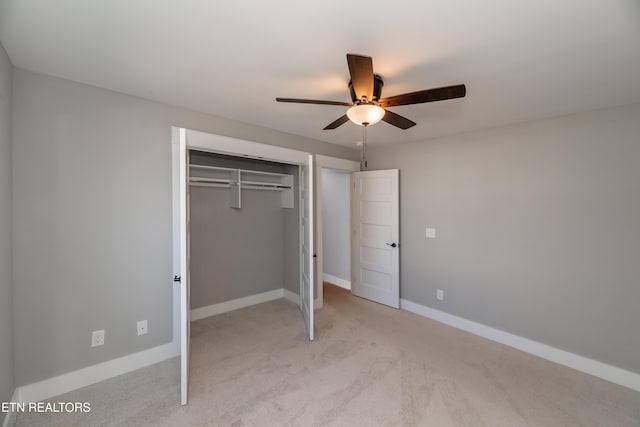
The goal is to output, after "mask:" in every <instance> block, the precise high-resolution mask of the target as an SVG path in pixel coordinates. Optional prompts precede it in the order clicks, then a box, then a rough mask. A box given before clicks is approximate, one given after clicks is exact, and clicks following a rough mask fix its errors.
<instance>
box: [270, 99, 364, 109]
mask: <svg viewBox="0 0 640 427" xmlns="http://www.w3.org/2000/svg"><path fill="white" fill-rule="evenodd" d="M276 101H278V102H295V103H297V104H320V105H342V106H344V107H351V106H352V105H353V103H352V102H340V101H321V100H317V99H298V98H276Z"/></svg>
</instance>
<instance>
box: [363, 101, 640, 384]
mask: <svg viewBox="0 0 640 427" xmlns="http://www.w3.org/2000/svg"><path fill="white" fill-rule="evenodd" d="M424 125H426V124H424ZM639 137H640V105H634V106H628V107H620V108H614V109H607V110H602V111H596V112H591V113H584V114H577V115H572V116H566V117H561V118H556V119H550V120H544V121H538V122H532V123H527V124H521V125H516V126H509V127H504V128H496V129H492V130H487V131H480V132H473V133H468V134H464V135H459V136H452V137H448V138H441V139H436V140H432V141H426V142H423V143H417V144H407V145H391V146H388V147H384V148H375V149H372V150H371V152H370V165H371V167H372V168H375V169H386V168H399V169H400V181H401V184H400V189H401V190H400V193H401V240H400V241H401V247H402V253H401V254H402V255H401V295H402V298H405V299H407V300H410V301H413V302H416V303H419V304H423V305H426V306H429V307H433V308H436V309H439V310H443V311H446V312H448V313H452V314H454V315H458V316H461V317H464V318H467V319H471V320H474V321H477V322H480V323H483V324H486V325H490V326H493V327H496V328H498V329H502V330H505V331H508V332H512V333H515V334H517V335H520V336H523V337H527V338H530V339H533V340H536V341H539V342H542V343H545V344H549V345H551V346H554V347H558V348H561V349H565V350H568V351H570V352H573V353H577V354H580V355H583V356H586V357H589V358H592V359H595V360H599V361H602V362H605V363H609V364H612V365H615V366H618V367H621V368H624V369H628V370H631V371H634V372H639V373H640V339H639V338H638V337H639V335H638V325H640V310H638V301H640V284H639V282H638V280H639V279H638V278H640V262H638V261H639V260H640V223H639V220H640V167H638V165H639V164H640V139H639ZM425 226H432V227H435V228H436V231H437V233H436V236H437V238H436V239H435V240H431V239H429V240H427V239H425V230H424V229H425ZM438 288H439V289H443V290H444V292H445V300H444V301H443V302H438V301H437V300H436V289H438Z"/></svg>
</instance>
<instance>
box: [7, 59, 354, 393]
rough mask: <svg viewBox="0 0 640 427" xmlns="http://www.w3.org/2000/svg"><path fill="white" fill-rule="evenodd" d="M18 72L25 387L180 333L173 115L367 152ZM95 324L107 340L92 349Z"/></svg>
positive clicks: (20, 360)
mask: <svg viewBox="0 0 640 427" xmlns="http://www.w3.org/2000/svg"><path fill="white" fill-rule="evenodd" d="M13 82H14V86H13V116H12V125H13V137H14V138H13V151H12V162H13V163H12V164H13V171H14V175H13V186H14V188H13V190H14V193H13V194H14V205H13V213H14V216H13V217H14V259H13V271H14V291H15V295H14V299H15V305H14V309H15V325H16V327H15V355H16V364H15V365H16V370H15V373H16V383H17V385H24V384H28V383H32V382H34V381H39V380H43V379H46V378H49V377H52V376H55V375H59V374H62V373H65V372H69V371H72V370H75V369H79V368H82V367H86V366H89V365H93V364H95V363H99V362H103V361H106V360H110V359H113V358H116V357H119V356H123V355H126V354H130V353H133V352H136V351H139V350H143V349H147V348H151V347H154V346H157V345H160V344H164V343H168V342H170V341H171V340H172V330H173V328H172V310H173V307H172V287H173V286H174V285H173V284H172V281H171V278H172V273H173V272H172V259H171V257H172V243H171V238H172V231H171V230H172V221H171V214H172V208H171V188H172V185H171V131H170V125H176V126H184V127H187V128H191V129H197V130H202V131H206V132H211V133H217V134H221V135H227V136H232V137H237V138H243V139H247V140H252V141H257V142H262V143H269V144H273V145H280V146H286V147H290V148H296V149H300V150H306V151H311V152H316V153H321V154H326V155H332V156H337V157H347V158H356V157H357V153H356V152H355V151H353V150H350V149H348V148H345V147H338V146H334V145H331V144H326V143H322V142H318V141H314V140H309V139H304V138H300V137H295V136H292V135H288V134H284V133H280V132H276V131H272V130H268V129H263V128H260V127H256V126H252V125H248V124H243V123H239V122H235V121H231V120H227V119H223V118H219V117H214V116H211V115H207V114H201V113H197V112H193V111H188V110H185V109H180V108H177V107H172V106H169V105H165V104H160V103H156V102H151V101H147V100H143V99H140V98H136V97H131V96H127V95H123V94H119V93H115V92H111V91H106V90H102V89H97V88H94V87H90V86H86V85H82V84H78V83H74V82H70V81H66V80H61V79H57V78H54V77H49V76H44V75H41V74H36V73H32V72H28V71H24V70H20V69H15V70H14V76H13ZM141 319H147V320H148V321H149V334H148V335H144V336H141V337H137V336H136V321H137V320H141ZM96 329H105V330H106V336H105V345H104V346H102V347H97V348H91V347H90V332H91V331H92V330H96Z"/></svg>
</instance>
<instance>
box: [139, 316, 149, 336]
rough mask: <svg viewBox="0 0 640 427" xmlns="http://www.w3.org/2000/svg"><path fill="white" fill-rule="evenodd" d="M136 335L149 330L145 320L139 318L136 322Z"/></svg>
mask: <svg viewBox="0 0 640 427" xmlns="http://www.w3.org/2000/svg"><path fill="white" fill-rule="evenodd" d="M137 329H138V336H140V335H144V334H146V333H147V332H149V328H148V327H147V321H146V320H141V321H139V322H138V323H137Z"/></svg>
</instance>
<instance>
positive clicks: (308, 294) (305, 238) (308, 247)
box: [300, 155, 315, 340]
mask: <svg viewBox="0 0 640 427" xmlns="http://www.w3.org/2000/svg"><path fill="white" fill-rule="evenodd" d="M300 220H301V221H300V222H301V227H300V231H301V236H300V246H301V249H302V254H301V262H300V276H301V278H300V310H302V317H304V324H305V326H306V328H307V331H308V332H309V340H313V286H314V278H315V274H314V267H315V265H314V264H315V262H314V253H313V250H314V246H313V157H312V156H311V155H309V157H308V159H307V163H306V164H304V165H302V166H301V173H300Z"/></svg>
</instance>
